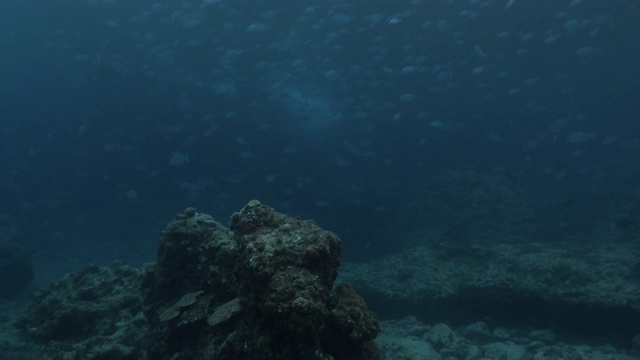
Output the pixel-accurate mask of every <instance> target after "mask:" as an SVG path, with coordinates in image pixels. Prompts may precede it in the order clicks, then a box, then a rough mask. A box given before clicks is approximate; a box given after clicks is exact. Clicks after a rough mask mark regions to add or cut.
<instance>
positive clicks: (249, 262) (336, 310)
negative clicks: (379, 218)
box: [15, 201, 380, 360]
mask: <svg viewBox="0 0 640 360" xmlns="http://www.w3.org/2000/svg"><path fill="white" fill-rule="evenodd" d="M340 251H341V244H340V239H339V238H338V237H337V236H336V235H335V234H333V233H331V232H328V231H325V230H322V229H321V228H319V227H318V226H317V225H316V224H315V223H313V222H312V221H309V220H299V219H296V218H293V217H290V216H286V215H283V214H280V213H277V212H275V211H274V210H273V209H272V208H270V207H268V206H265V205H263V204H260V203H259V202H258V201H251V202H249V203H248V204H247V205H246V206H245V207H244V208H243V209H242V210H241V211H240V212H238V213H236V214H234V215H233V216H232V223H231V227H230V229H227V228H225V227H224V226H222V225H221V224H219V223H218V222H216V221H215V220H213V219H212V218H211V217H209V216H207V215H204V214H201V213H198V212H197V211H196V210H195V209H193V208H188V209H187V210H185V211H184V212H183V213H182V214H179V215H178V216H177V217H176V218H175V219H174V220H173V221H172V222H171V223H170V224H169V225H168V226H167V228H166V229H165V231H164V233H163V235H162V238H161V241H160V245H159V249H158V259H157V262H156V263H155V264H150V265H148V266H145V267H142V268H139V269H136V268H131V267H128V266H126V265H123V264H121V263H115V264H113V265H112V266H109V267H90V268H87V269H85V270H84V271H82V272H81V273H79V274H72V275H68V276H66V277H65V278H63V279H61V280H59V281H56V282H54V283H53V284H52V285H51V286H49V287H48V288H47V289H45V290H44V291H43V292H42V293H41V294H39V295H38V296H37V298H36V299H35V301H34V302H33V303H32V304H31V305H30V306H29V308H28V310H27V311H26V312H25V314H24V315H23V316H22V317H21V318H20V319H18V320H17V321H16V322H15V326H16V327H17V328H18V329H20V331H21V332H22V333H23V334H24V335H25V336H26V337H27V338H29V339H31V340H32V341H33V342H34V344H44V345H46V346H44V347H38V346H34V347H33V349H34V351H35V352H39V354H38V355H37V357H38V358H41V359H56V360H57V359H116V360H118V359H171V360H178V359H261V360H269V359H278V360H281V359H282V360H284V359H336V360H338V359H370V358H374V357H375V356H376V348H375V345H374V342H373V340H374V338H375V337H376V335H377V334H378V333H379V331H380V325H379V323H378V320H377V319H376V317H375V315H374V314H373V313H372V312H370V311H369V310H368V309H367V306H366V304H365V303H364V301H363V300H362V298H360V297H359V296H358V295H357V294H356V293H355V291H354V290H353V289H352V288H351V287H349V286H348V285H346V284H341V285H339V286H336V287H335V288H334V284H333V283H334V281H335V279H336V277H337V268H338V266H339V265H340Z"/></svg>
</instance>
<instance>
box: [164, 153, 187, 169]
mask: <svg viewBox="0 0 640 360" xmlns="http://www.w3.org/2000/svg"><path fill="white" fill-rule="evenodd" d="M188 162H189V153H187V154H183V153H181V152H178V151H176V152H175V153H173V155H172V156H171V158H170V159H169V164H171V165H172V166H180V165H184V164H186V163H188Z"/></svg>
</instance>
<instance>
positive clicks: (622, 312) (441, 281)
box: [340, 239, 640, 348]
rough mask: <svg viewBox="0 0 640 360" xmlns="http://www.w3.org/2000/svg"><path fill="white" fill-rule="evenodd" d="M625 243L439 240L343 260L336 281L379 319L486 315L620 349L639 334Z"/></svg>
mask: <svg viewBox="0 0 640 360" xmlns="http://www.w3.org/2000/svg"><path fill="white" fill-rule="evenodd" d="M633 249H634V247H632V246H629V244H602V243H601V242H598V241H594V242H592V243H589V242H586V241H583V240H582V239H580V240H575V241H571V242H566V243H564V244H557V243H556V244H553V245H552V246H550V245H549V244H547V245H544V244H536V243H528V244H527V243H514V244H495V243H494V244H488V243H487V244H461V243H450V242H442V243H437V244H432V245H431V246H423V247H418V248H414V249H411V250H410V251H407V252H404V253H398V254H394V255H391V256H389V257H387V258H384V259H380V260H377V261H374V262H370V263H366V264H345V265H344V266H343V267H342V268H341V270H340V280H341V281H345V282H349V283H350V284H352V286H353V287H354V288H355V289H356V290H357V291H358V293H360V294H362V296H364V297H365V299H367V302H368V304H369V306H370V307H371V308H372V309H373V310H374V311H376V312H378V313H379V314H380V315H381V316H383V317H385V318H400V317H404V316H409V315H412V316H416V317H418V318H419V319H421V320H422V321H426V322H428V323H434V322H445V323H447V324H448V325H450V326H461V325H464V324H467V323H469V322H471V321H477V320H487V319H489V320H488V321H489V322H490V323H492V324H493V326H496V325H497V326H511V327H518V328H521V327H530V328H547V329H555V330H556V331H558V332H559V333H560V334H563V333H564V334H567V335H570V336H571V337H574V338H575V337H580V336H587V337H592V338H595V337H598V338H601V337H612V338H615V339H617V340H618V341H619V344H618V345H620V346H623V347H626V348H628V347H629V346H630V344H631V339H632V338H633V337H635V336H636V335H638V334H640V311H639V310H638V304H639V302H640V282H638V281H637V279H638V278H639V274H638V271H639V267H638V265H637V258H638V256H639V254H638V253H637V251H636V250H633ZM577 254H579V256H577ZM612 335H613V336H612Z"/></svg>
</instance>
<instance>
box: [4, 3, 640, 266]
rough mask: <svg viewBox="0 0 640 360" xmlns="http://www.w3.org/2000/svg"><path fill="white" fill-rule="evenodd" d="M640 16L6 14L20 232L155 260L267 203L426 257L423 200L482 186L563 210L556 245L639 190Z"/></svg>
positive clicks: (354, 245) (579, 9)
mask: <svg viewBox="0 0 640 360" xmlns="http://www.w3.org/2000/svg"><path fill="white" fill-rule="evenodd" d="M507 3H509V6H507ZM639 18H640V6H639V4H637V2H636V1H633V0H627V1H623V0H620V1H604V0H582V1H580V0H573V1H570V0H547V1H529V0H517V1H515V2H512V3H511V2H507V1H504V0H484V1H481V0H471V1H466V0H465V1H462V0H460V1H456V0H450V1H440V0H433V1H431V0H423V1H421V0H413V1H409V0H406V1H405V0H398V1H306V2H305V1H250V0H242V1H230V0H221V1H206V0H205V1H162V0H161V1H157V2H152V1H143V0H140V1H124V0H121V1H119V0H111V1H107V0H104V1H98V0H89V1H86V0H84V1H81V0H67V1H63V0H52V1H46V2H36V1H22V0H20V1H18V0H5V1H2V3H1V4H0V138H1V141H2V146H1V147H0V169H1V171H2V174H1V175H2V178H1V179H2V180H1V181H0V198H1V199H2V201H1V202H0V226H1V227H7V228H12V229H15V230H17V231H18V232H20V233H21V234H23V235H24V237H25V239H27V240H25V246H27V247H29V248H30V249H31V250H32V251H34V252H35V254H36V259H37V260H38V261H40V262H46V261H48V262H49V263H65V264H67V267H68V268H74V267H76V266H80V265H82V264H85V263H105V262H110V261H112V260H113V259H114V258H126V259H128V260H130V261H133V262H137V261H139V262H142V261H150V260H153V259H154V257H155V254H154V252H155V245H156V243H157V240H158V238H159V236H160V234H161V231H162V229H163V227H164V226H165V225H166V223H167V222H168V221H169V220H170V219H171V218H172V217H173V216H174V215H175V214H176V213H178V212H180V211H182V210H183V209H184V208H186V207H188V206H193V207H196V208H197V209H198V210H199V211H201V212H205V213H208V214H210V215H212V216H214V217H215V218H216V219H218V220H219V221H220V222H222V223H225V222H227V219H228V218H229V216H230V215H231V214H232V213H233V212H234V211H238V210H239V209H240V208H241V207H242V206H243V205H244V204H245V203H246V202H247V201H249V200H251V199H254V198H255V199H259V200H260V201H262V202H263V203H267V204H269V205H271V206H273V207H274V208H276V209H277V210H278V211H281V212H286V213H289V214H292V215H295V216H299V217H301V218H312V219H314V220H316V221H317V222H318V223H319V224H320V225H321V226H323V227H324V228H327V229H330V230H332V231H335V232H336V233H337V234H338V235H339V236H340V237H341V238H342V240H343V243H344V256H345V258H346V259H347V260H358V261H360V260H367V259H371V258H376V257H379V256H382V255H384V254H387V253H389V252H393V251H396V250H399V249H401V248H402V247H403V244H407V243H412V244H414V243H415V242H416V239H406V238H405V237H409V236H414V235H411V231H406V232H401V231H400V232H399V231H398V226H402V227H407V221H404V222H403V221H401V220H399V218H402V217H405V215H404V214H406V213H407V212H408V211H409V210H410V209H409V208H407V203H409V202H411V201H412V200H414V199H415V196H416V189H420V188H421V187H424V186H426V185H425V184H428V183H429V182H430V181H432V180H433V179H434V178H437V177H442V176H446V174H447V173H448V172H451V171H472V172H474V173H477V174H490V175H491V176H497V177H502V178H504V179H507V182H509V183H513V184H516V186H518V187H519V188H521V189H522V191H523V192H525V193H526V197H527V198H528V199H541V201H539V203H538V202H534V203H533V204H532V205H531V206H533V207H534V208H535V207H538V208H537V210H538V211H539V212H540V213H541V214H544V216H540V221H541V224H540V227H541V228H543V229H541V230H540V232H541V233H544V234H545V237H546V239H548V240H551V241H553V239H554V236H558V237H561V236H565V235H566V233H570V232H580V228H581V227H582V226H587V225H588V224H591V223H593V221H595V220H594V219H595V218H597V217H599V216H601V215H602V214H601V213H600V212H599V210H598V209H600V206H601V205H602V203H603V202H602V199H606V198H607V197H608V196H609V195H610V194H611V193H613V192H615V191H616V190H617V189H619V188H620V187H621V186H623V185H624V184H628V182H629V181H632V180H634V179H637V176H638V169H640V167H639V166H638V165H640V164H639V160H638V159H640V122H639V121H638V119H639V115H640V102H639V101H638V99H640V87H639V83H640V70H639V68H638V63H639V58H640V47H638V46H637V38H638V36H640V22H638V19H639ZM174 156H178V157H179V160H180V161H177V162H178V163H179V164H177V165H176V164H175V162H174V161H172V159H173V158H174ZM187 158H188V161H187ZM563 204H573V205H563ZM412 206H415V204H414V205H412ZM563 206H571V207H572V208H570V209H567V208H566V207H563ZM450 207H451V206H445V207H443V208H446V209H449V208H450ZM585 207H586V208H585ZM428 208H429V209H430V211H437V207H434V206H433V204H428ZM433 209H435V210H433ZM576 209H580V211H577V212H576V216H575V217H572V218H570V219H567V216H566V214H567V213H571V212H572V211H573V210H576ZM560 213H562V214H560ZM405 220H406V219H405ZM412 221H417V222H419V221H420V219H415V220H412ZM558 223H562V226H557V224H558ZM398 224H401V225H398ZM420 225H423V224H420ZM546 225H549V228H547V229H544V226H546ZM567 227H571V228H572V229H570V230H567V229H566V228H567ZM561 228H562V229H563V230H562V231H560V229H561ZM407 230H410V229H407ZM556 230H557V231H556ZM532 240H533V239H532ZM535 240H536V241H540V239H535ZM65 269H66V268H65ZM41 276H42V274H41Z"/></svg>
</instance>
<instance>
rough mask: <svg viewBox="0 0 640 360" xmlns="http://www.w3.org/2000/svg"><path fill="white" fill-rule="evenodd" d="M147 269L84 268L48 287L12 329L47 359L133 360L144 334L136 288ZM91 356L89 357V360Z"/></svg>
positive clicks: (144, 322) (115, 264)
mask: <svg viewBox="0 0 640 360" xmlns="http://www.w3.org/2000/svg"><path fill="white" fill-rule="evenodd" d="M147 272H148V269H135V268H131V267H129V266H126V265H123V264H122V263H114V264H113V265H111V266H109V267H101V268H99V267H95V266H92V267H88V268H86V269H85V270H83V271H82V272H80V273H77V274H70V275H67V276H65V277H64V278H62V279H60V280H57V281H55V282H53V283H52V284H51V285H49V287H48V288H47V289H45V290H44V291H43V292H42V293H40V294H39V295H38V296H37V297H36V299H35V301H34V302H33V303H32V304H31V306H29V308H28V309H27V311H26V312H25V313H24V315H22V317H20V318H19V319H18V320H17V321H16V322H15V323H14V325H15V326H16V327H17V328H18V329H19V330H21V331H22V333H23V334H25V335H27V336H28V337H29V338H31V339H35V340H37V341H39V342H43V343H47V344H48V358H51V359H67V358H82V359H102V358H107V357H104V356H105V354H108V355H109V356H108V358H109V359H133V358H137V357H136V356H138V355H140V354H141V353H140V350H141V349H140V348H139V347H138V345H139V344H140V341H142V340H143V339H144V336H145V334H146V332H147V321H146V319H145V317H144V315H143V313H142V310H143V297H142V294H141V291H140V289H141V287H140V284H141V282H142V281H143V279H144V277H145V276H146V274H147ZM89 354H93V355H91V356H90V355H89Z"/></svg>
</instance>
